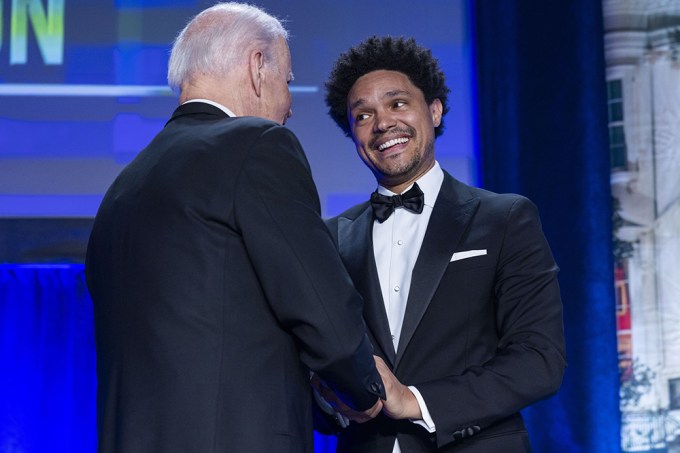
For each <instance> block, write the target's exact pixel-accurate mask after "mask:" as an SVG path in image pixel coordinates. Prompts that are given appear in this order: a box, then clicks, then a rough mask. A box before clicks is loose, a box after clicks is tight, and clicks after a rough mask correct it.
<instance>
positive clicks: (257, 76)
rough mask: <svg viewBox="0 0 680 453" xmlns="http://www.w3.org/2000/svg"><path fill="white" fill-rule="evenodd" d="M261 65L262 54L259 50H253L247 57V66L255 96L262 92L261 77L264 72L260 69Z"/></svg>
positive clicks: (262, 62) (262, 61) (262, 60)
mask: <svg viewBox="0 0 680 453" xmlns="http://www.w3.org/2000/svg"><path fill="white" fill-rule="evenodd" d="M263 66H264V54H263V53H262V51H261V50H253V51H252V52H251V53H250V57H249V59H248V67H249V69H250V81H251V83H252V85H253V89H254V90H255V94H256V95H257V97H260V95H261V94H262V79H263V77H264V72H263V71H262V67H263Z"/></svg>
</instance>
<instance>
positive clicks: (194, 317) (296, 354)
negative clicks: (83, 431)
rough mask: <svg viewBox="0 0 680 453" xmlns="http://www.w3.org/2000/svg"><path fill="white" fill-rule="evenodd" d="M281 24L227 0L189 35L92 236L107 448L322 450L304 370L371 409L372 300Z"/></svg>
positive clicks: (378, 390) (90, 265) (90, 260)
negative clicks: (323, 177) (362, 289)
mask: <svg viewBox="0 0 680 453" xmlns="http://www.w3.org/2000/svg"><path fill="white" fill-rule="evenodd" d="M292 77H293V76H292V69H291V62H290V53H289V50H288V44H287V32H286V30H285V29H284V28H283V26H282V25H281V23H280V22H279V21H278V20H277V19H275V18H274V17H272V16H270V15H268V14H267V13H265V12H264V11H262V10H260V9H258V8H256V7H253V6H249V5H243V4H238V3H221V4H217V5H215V6H213V7H211V8H209V9H207V10H205V11H203V12H201V13H200V14H198V15H197V16H196V17H195V18H194V19H193V20H192V21H191V22H190V23H189V24H188V25H187V26H186V28H185V29H184V30H183V31H182V32H181V33H180V34H179V36H178V37H177V40H176V41H175V44H174V46H173V49H172V54H171V57H170V63H169V71H168V80H169V82H170V85H171V86H173V87H174V88H176V89H178V90H179V94H180V103H181V105H180V107H179V108H177V110H176V111H175V113H174V114H173V115H172V117H171V118H170V120H169V121H168V123H167V125H166V126H165V128H164V129H163V130H162V131H161V132H160V133H159V134H158V135H157V136H156V137H155V138H154V139H153V141H152V142H151V143H150V144H149V145H148V146H147V147H146V148H145V149H144V150H142V151H141V152H140V153H139V155H138V156H137V157H136V159H135V160H134V161H133V162H132V163H130V165H129V166H128V167H127V168H125V169H124V170H123V171H122V172H121V174H120V175H119V177H118V178H117V179H116V181H115V182H114V183H113V185H112V186H111V188H110V189H109V190H108V192H107V194H106V196H105V197H104V200H103V202H102V204H101V207H100V209H99V212H98V213H97V217H96V220H95V224H94V227H93V230H92V234H91V237H90V242H89V245H88V253H87V262H86V273H87V282H88V288H89V290H90V293H91V295H92V299H93V301H94V312H95V337H96V347H97V377H98V380H99V388H98V395H97V400H98V401H97V415H98V429H99V451H100V452H106V453H108V452H125V453H135V452H140V453H141V452H144V453H148V452H163V453H168V452H201V453H208V452H249V453H253V452H274V451H275V452H312V451H313V432H312V413H311V411H312V409H311V407H312V406H311V397H310V395H311V392H310V387H309V376H310V371H314V372H316V373H317V374H318V375H320V376H321V377H322V378H324V379H325V380H327V381H328V382H329V383H330V385H331V386H332V387H333V388H334V390H335V391H336V392H337V393H338V394H340V395H341V396H342V397H343V398H344V399H345V401H346V402H347V404H349V405H350V406H352V407H353V408H354V409H356V410H358V411H365V413H366V414H367V417H369V418H370V417H372V416H374V415H375V414H376V413H377V412H379V411H380V409H381V408H382V403H381V401H380V399H379V396H383V397H384V390H383V387H382V381H381V379H380V376H379V374H378V372H377V370H376V368H375V363H374V360H373V357H372V351H373V349H372V346H371V344H370V342H369V340H368V338H367V336H366V333H365V330H364V324H363V321H362V316H361V315H362V300H361V298H360V296H359V295H358V294H357V292H356V291H355V289H354V287H353V286H352V284H351V282H350V278H349V276H348V274H347V273H346V271H345V269H344V267H343V265H342V262H341V260H340V258H339V255H338V253H337V250H336V248H335V246H334V244H333V240H332V239H331V236H330V234H329V232H328V231H327V229H326V227H325V225H324V223H323V221H322V220H321V218H320V215H319V211H320V208H319V200H318V195H317V192H316V187H315V185H314V182H313V181H312V178H311V174H310V171H309V165H308V163H307V159H306V157H305V155H304V152H303V150H302V148H301V146H300V144H299V143H298V141H297V139H296V138H295V136H294V135H293V134H292V133H291V132H290V131H289V130H288V129H286V128H285V127H282V125H283V123H285V121H286V119H287V118H289V117H290V115H291V97H290V92H289V90H288V83H289V82H290V81H291V80H292Z"/></svg>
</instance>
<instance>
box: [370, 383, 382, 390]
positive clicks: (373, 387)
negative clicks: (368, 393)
mask: <svg viewBox="0 0 680 453" xmlns="http://www.w3.org/2000/svg"><path fill="white" fill-rule="evenodd" d="M371 390H372V391H373V392H375V393H382V384H381V383H380V382H373V383H371Z"/></svg>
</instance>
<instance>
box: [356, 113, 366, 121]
mask: <svg viewBox="0 0 680 453" xmlns="http://www.w3.org/2000/svg"><path fill="white" fill-rule="evenodd" d="M366 118H368V114H367V113H359V114H358V115H357V116H356V120H357V121H362V120H365V119H366Z"/></svg>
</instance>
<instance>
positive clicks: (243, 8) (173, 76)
mask: <svg viewBox="0 0 680 453" xmlns="http://www.w3.org/2000/svg"><path fill="white" fill-rule="evenodd" d="M279 38H283V39H285V40H287V39H288V31H287V30H286V29H285V28H284V27H283V25H282V24H281V22H280V21H279V20H278V19H277V18H275V17H273V16H271V15H269V14H267V13H266V12H264V11H263V10H262V9H260V8H258V7H256V6H252V5H248V4H244V3H236V2H224V3H218V4H216V5H214V6H212V7H210V8H208V9H206V10H204V11H202V12H200V13H199V14H198V15H196V17H194V18H193V19H192V20H191V21H190V22H189V23H188V24H187V26H186V27H184V29H183V30H182V31H181V32H180V33H179V35H178V36H177V38H176V39H175V42H174V44H173V46H172V51H171V52H170V61H169V62H168V84H169V85H170V87H171V88H172V89H173V90H175V91H178V90H179V89H180V88H181V86H182V84H183V83H184V82H188V81H189V80H191V78H192V77H193V76H194V75H195V74H207V75H211V76H217V77H222V76H225V75H227V74H228V73H229V72H230V71H231V70H232V69H233V68H234V67H237V66H238V65H241V64H245V61H246V60H245V58H246V56H247V55H248V53H249V50H250V49H252V48H253V47H256V46H258V47H261V48H262V50H263V51H264V52H265V58H267V55H268V54H269V49H270V48H271V47H272V46H273V45H274V44H275V43H276V41H278V39H279Z"/></svg>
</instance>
